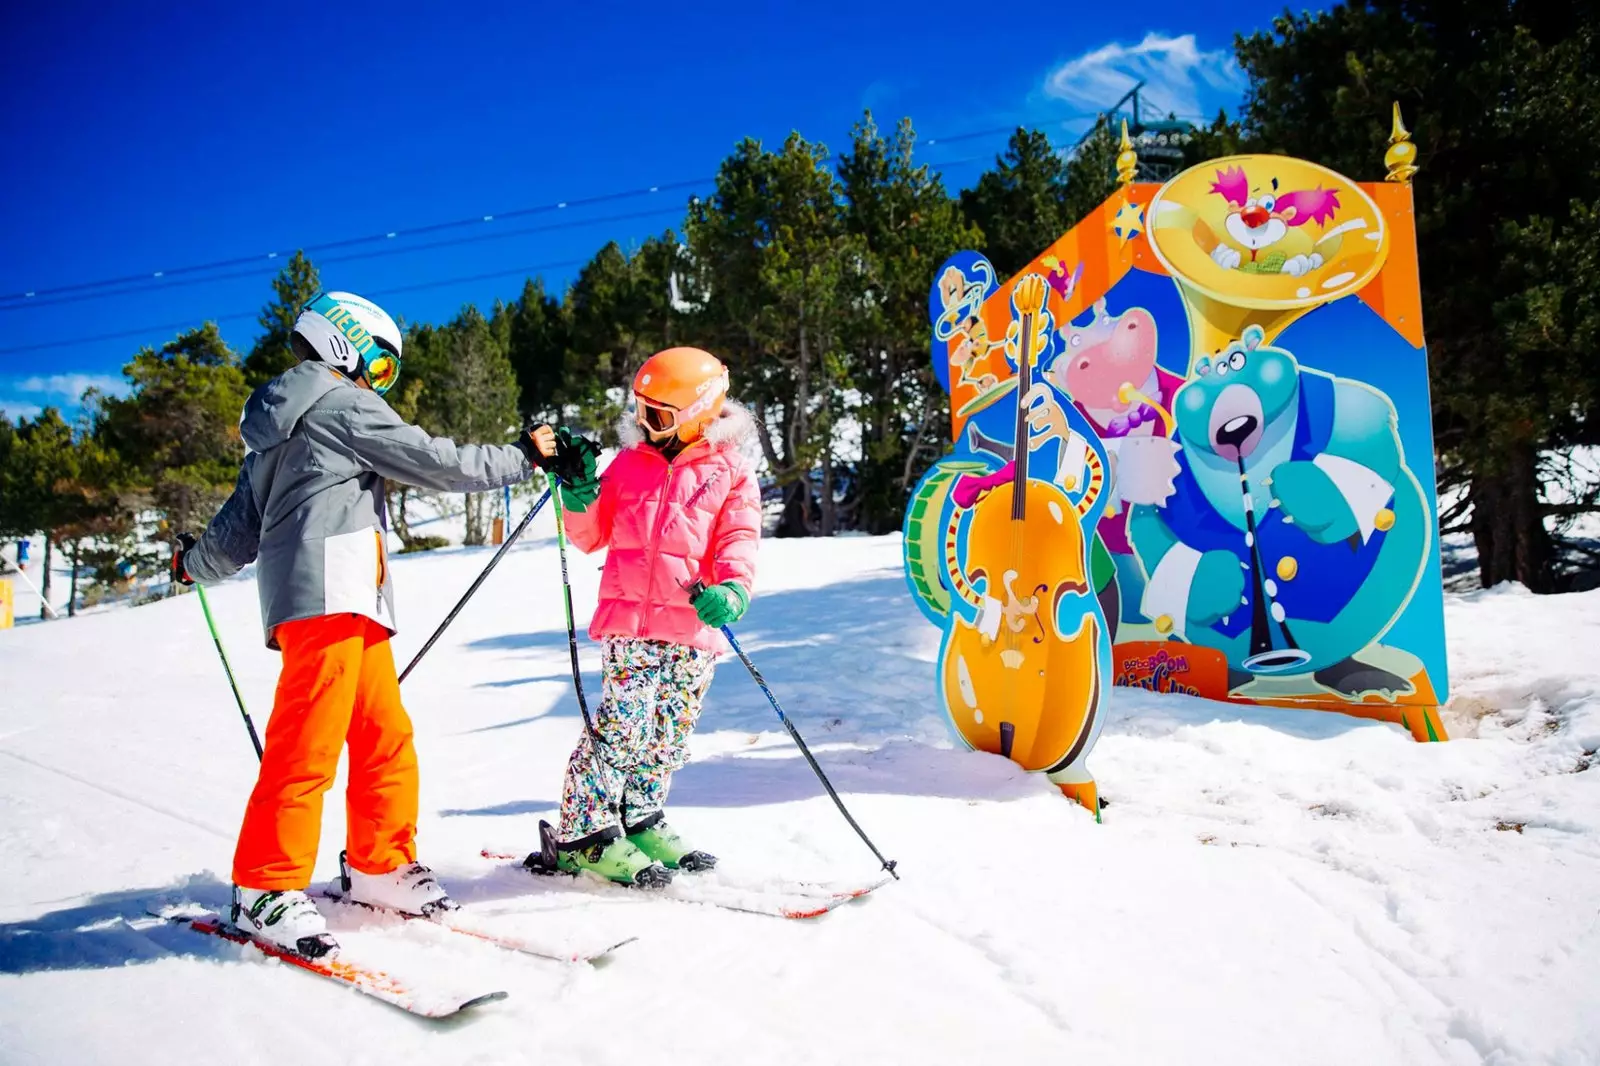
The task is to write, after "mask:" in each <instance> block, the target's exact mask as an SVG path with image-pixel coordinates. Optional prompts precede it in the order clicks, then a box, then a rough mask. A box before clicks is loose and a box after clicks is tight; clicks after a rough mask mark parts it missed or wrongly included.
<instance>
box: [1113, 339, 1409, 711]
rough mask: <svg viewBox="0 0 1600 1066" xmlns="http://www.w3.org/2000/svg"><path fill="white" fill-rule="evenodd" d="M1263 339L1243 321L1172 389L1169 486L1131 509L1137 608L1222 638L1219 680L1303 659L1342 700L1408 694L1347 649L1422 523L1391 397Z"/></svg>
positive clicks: (1369, 634)
mask: <svg viewBox="0 0 1600 1066" xmlns="http://www.w3.org/2000/svg"><path fill="white" fill-rule="evenodd" d="M1264 339H1265V334H1264V332H1263V331H1262V329H1261V327H1259V326H1249V327H1247V328H1246V329H1245V331H1244V335H1243V336H1242V337H1241V338H1240V340H1239V341H1237V342H1235V343H1234V344H1232V345H1230V346H1229V347H1228V348H1227V349H1226V350H1225V351H1223V352H1220V353H1218V354H1217V356H1216V357H1215V358H1202V359H1201V360H1200V361H1199V362H1198V364H1197V365H1196V368H1195V375H1194V376H1193V377H1191V378H1190V380H1189V381H1187V382H1185V383H1184V385H1183V387H1182V388H1181V389H1179V390H1178V394H1177V396H1176V398H1175V400H1174V404H1173V406H1174V408H1175V410H1174V416H1175V419H1176V421H1177V426H1178V432H1177V434H1176V436H1177V438H1178V440H1179V441H1180V442H1181V443H1182V445H1183V448H1182V450H1181V451H1180V452H1179V454H1178V463H1179V467H1180V470H1179V475H1178V477H1177V479H1176V480H1175V482H1174V492H1173V494H1172V495H1171V496H1170V497H1169V498H1168V499H1167V500H1166V501H1165V502H1164V503H1161V504H1142V505H1137V506H1135V507H1133V508H1132V511H1131V517H1130V519H1129V539H1130V540H1131V541H1132V544H1133V548H1134V551H1135V553H1136V554H1137V555H1138V557H1139V560H1140V564H1141V565H1142V566H1143V568H1144V570H1145V574H1146V577H1147V585H1146V588H1145V592H1144V596H1143V600H1142V602H1141V609H1142V610H1143V613H1144V615H1145V616H1146V617H1147V618H1150V619H1151V620H1153V621H1154V622H1155V624H1156V627H1157V629H1158V630H1160V631H1162V632H1165V633H1170V634H1172V635H1174V636H1176V637H1178V638H1179V639H1182V640H1186V641H1189V642H1191V643H1195V644H1202V645H1205V646H1207V647H1212V648H1216V649H1217V650H1219V651H1221V652H1222V653H1223V654H1224V655H1225V656H1226V657H1227V660H1228V681H1229V689H1230V690H1232V689H1236V688H1238V687H1240V686H1241V685H1244V684H1247V683H1248V682H1250V681H1251V680H1253V679H1254V678H1255V677H1257V676H1274V675H1287V674H1295V675H1304V674H1311V675H1312V676H1313V677H1314V678H1315V680H1316V682H1317V683H1318V684H1320V685H1322V686H1324V687H1326V688H1328V689H1331V690H1332V691H1334V692H1335V693H1338V694H1339V695H1341V696H1344V697H1345V698H1349V699H1359V698H1361V697H1362V696H1363V695H1365V694H1367V693H1374V692H1375V693H1380V694H1382V695H1383V696H1384V697H1385V698H1392V697H1393V696H1395V695H1396V694H1403V693H1408V692H1410V691H1411V689H1412V686H1411V683H1410V682H1409V681H1408V680H1407V679H1405V678H1402V677H1399V676H1397V675H1395V674H1393V673H1391V672H1389V671H1387V670H1383V669H1380V668H1378V667H1376V666H1374V665H1372V664H1370V663H1364V662H1362V661H1361V660H1360V659H1357V658H1355V655H1356V653H1358V652H1360V651H1361V650H1362V649H1363V648H1366V647H1368V646H1369V645H1370V644H1372V643H1373V642H1374V641H1376V640H1377V639H1378V638H1379V637H1381V636H1382V635H1383V634H1384V633H1385V632H1387V631H1388V629H1389V627H1390V626H1391V625H1393V624H1394V621H1395V619H1396V618H1398V617H1399V615H1400V612H1401V611H1402V610H1403V609H1404V608H1405V605H1406V604H1407V603H1408V602H1409V601H1410V599H1411V595H1412V593H1413V592H1414V591H1415V589H1416V586H1417V582H1418V580H1419V579H1420V578H1421V575H1422V571H1423V568H1424V565H1425V563H1426V560H1427V555H1428V550H1429V547H1430V539H1431V537H1432V529H1433V524H1432V520H1431V518H1430V516H1429V514H1428V508H1427V502H1426V498H1425V497H1424V495H1423V492H1422V487H1421V485H1419V484H1418V483H1417V479H1416V477H1415V476H1414V475H1413V474H1412V473H1411V471H1410V469H1408V468H1407V467H1406V465H1405V456H1404V453H1403V451H1402V449H1401V446H1400V437H1399V433H1398V432H1397V428H1396V426H1397V416H1396V414H1395V409H1394V405H1393V404H1392V403H1390V401H1389V398H1388V397H1387V396H1385V395H1384V394H1383V393H1381V392H1378V391H1377V390H1376V389H1373V388H1371V387H1369V386H1367V385H1363V384H1361V383H1360V382H1356V381H1350V380H1347V379H1344V378H1336V377H1334V376H1332V375H1331V374H1324V373H1321V372H1319V371H1316V370H1308V369H1306V368H1303V367H1301V366H1300V364H1299V363H1298V362H1297V361H1296V360H1295V358H1294V356H1293V355H1291V354H1289V353H1288V352H1287V351H1284V350H1283V349H1281V348H1274V347H1269V346H1267V345H1266V344H1265V343H1264Z"/></svg>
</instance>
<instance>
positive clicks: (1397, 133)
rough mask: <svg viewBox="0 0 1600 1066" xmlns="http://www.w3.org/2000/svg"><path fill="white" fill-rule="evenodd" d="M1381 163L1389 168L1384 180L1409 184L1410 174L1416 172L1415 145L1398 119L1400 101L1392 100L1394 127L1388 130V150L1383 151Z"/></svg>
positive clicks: (1408, 132)
mask: <svg viewBox="0 0 1600 1066" xmlns="http://www.w3.org/2000/svg"><path fill="white" fill-rule="evenodd" d="M1383 163H1384V165H1385V166H1387V167H1388V168H1389V176H1388V177H1387V178H1385V179H1384V180H1385V181H1392V182H1396V183H1398V184H1400V185H1410V184H1411V175H1413V174H1415V173H1416V172H1417V146H1416V145H1414V144H1412V143H1411V132H1410V131H1409V130H1407V129H1406V124H1405V123H1404V122H1402V121H1401V120H1400V101H1398V100H1396V101H1395V102H1394V127H1393V128H1392V129H1391V130H1390V132H1389V150H1388V151H1387V152H1384V153H1383Z"/></svg>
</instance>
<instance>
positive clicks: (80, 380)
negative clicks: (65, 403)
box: [9, 374, 128, 400]
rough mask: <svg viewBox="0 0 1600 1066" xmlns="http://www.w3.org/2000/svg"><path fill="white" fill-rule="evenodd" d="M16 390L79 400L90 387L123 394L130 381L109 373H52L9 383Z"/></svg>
mask: <svg viewBox="0 0 1600 1066" xmlns="http://www.w3.org/2000/svg"><path fill="white" fill-rule="evenodd" d="M9 385H10V388H11V389H12V390H13V391H15V392H25V393H28V394H30V395H36V396H59V397H62V398H63V399H67V400H77V399H78V398H79V397H81V396H82V395H83V394H84V392H85V391H86V390H88V389H99V390H100V391H101V392H103V393H105V394H106V395H108V396H121V395H122V394H123V393H125V392H127V391H128V382H127V381H126V380H125V379H124V378H121V377H112V376H111V375H109V374H50V375H48V376H43V377H41V376H39V375H35V376H33V377H30V378H21V379H20V380H14V381H12V382H10V383H9Z"/></svg>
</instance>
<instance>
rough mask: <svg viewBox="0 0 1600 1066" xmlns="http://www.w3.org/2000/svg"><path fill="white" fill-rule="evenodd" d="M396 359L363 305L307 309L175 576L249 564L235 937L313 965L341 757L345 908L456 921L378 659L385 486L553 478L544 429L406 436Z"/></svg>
mask: <svg viewBox="0 0 1600 1066" xmlns="http://www.w3.org/2000/svg"><path fill="white" fill-rule="evenodd" d="M401 342H402V338H401V334H400V330H399V327H398V326H396V325H395V323H394V320H393V319H391V318H390V317H389V315H387V314H386V313H385V312H384V311H383V310H382V309H380V308H378V307H377V306H376V305H374V304H372V303H370V302H368V301H366V300H363V299H362V298H360V297H359V296H354V295H351V294H349V293H343V292H330V293H322V294H319V295H318V296H317V297H316V298H314V299H313V300H312V301H311V302H310V303H308V304H307V305H306V308H305V309H304V310H303V311H302V313H301V315H300V317H299V318H298V319H297V320H296V322H295V329H294V333H293V335H292V338H291V343H292V345H293V347H294V350H295V352H296V354H297V355H299V356H300V358H301V362H300V363H299V364H298V365H296V366H294V367H292V368H291V369H289V370H287V371H285V372H284V373H282V374H280V375H279V376H278V377H276V378H274V379H273V380H272V381H269V382H267V383H266V384H265V385H262V386H261V387H260V388H258V389H256V390H255V392H254V393H252V394H251V396H250V399H249V400H248V401H247V402H246V403H245V407H244V415H243V418H242V419H241V421H240V425H239V431H240V434H241V436H242V437H243V438H244V443H245V446H246V447H247V448H248V452H247V454H246V455H245V460H244V464H243V466H242V467H241V468H240V470H239V478H238V483H237V484H236V485H235V487H234V490H233V494H232V496H230V497H229V498H228V501H227V503H225V504H224V505H223V507H222V510H221V511H219V512H218V514H217V516H216V517H215V518H214V519H213V520H212V521H211V523H210V525H209V526H208V527H207V528H206V530H205V532H204V534H202V535H201V536H200V538H199V539H198V540H196V539H195V538H193V537H190V536H188V535H187V534H185V535H184V536H183V537H182V538H181V539H180V544H179V547H178V549H177V551H176V553H175V556H174V560H173V576H174V577H175V578H176V579H177V580H179V581H183V582H185V583H188V582H190V581H191V580H197V581H200V582H201V583H203V584H209V583H211V582H216V581H221V580H223V579H225V578H227V577H229V576H231V575H232V574H234V573H236V572H237V571H238V570H239V569H240V568H241V567H243V566H245V565H246V564H248V563H250V562H255V563H256V564H257V571H256V583H257V587H258V590H259V593H260V599H261V622H262V627H263V630H264V631H265V636H266V642H267V646H268V647H271V648H275V649H279V650H281V651H282V653H283V671H282V673H281V675H280V676H279V680H278V687H277V694H276V698H275V700H274V703H273V710H272V716H271V718H270V719H269V721H268V724H267V731H266V741H265V744H264V748H265V751H264V754H263V756H262V760H261V769H260V774H259V776H258V778H257V781H256V786H255V789H254V791H253V792H252V793H251V795H250V802H249V805H248V807H247V808H246V811H245V816H244V824H243V827H242V828H241V830H240V834H239V843H238V847H237V850H236V851H235V853H234V860H233V882H234V886H235V887H234V903H233V920H234V922H235V923H236V924H237V925H239V926H240V928H241V929H243V930H244V931H246V932H248V933H250V934H252V935H254V936H257V937H259V938H261V939H263V940H266V941H269V942H271V943H273V944H274V945H276V946H278V947H282V948H285V949H287V950H290V951H297V952H300V953H302V954H305V955H308V956H313V957H315V956H320V955H325V954H328V953H329V952H331V951H334V950H337V944H336V943H335V942H334V940H333V937H332V936H331V935H330V934H329V933H328V932H327V928H326V925H325V923H324V922H323V920H322V918H321V916H320V915H319V914H318V912H317V909H316V907H315V905H314V904H313V903H312V902H311V901H310V899H309V898H308V897H307V896H306V894H305V891H304V890H305V889H306V887H307V886H308V885H309V884H310V880H311V874H312V869H313V867H314V866H315V863H316V857H317V845H318V837H319V833H320V829H321V822H322V797H323V793H324V792H326V791H327V789H328V787H329V786H330V785H331V784H332V783H333V777H334V771H335V769H336V767H337V765H338V761H339V753H340V751H341V749H342V748H344V747H345V745H346V744H348V746H349V749H350V768H349V786H348V791H347V795H346V808H347V822H348V824H347V834H348V835H347V840H346V856H345V864H346V866H345V869H344V876H345V878H346V882H345V884H346V886H347V888H348V892H349V894H350V896H351V897H352V898H354V899H357V900H360V901H362V902H365V903H368V904H371V905H374V906H379V907H384V908H388V909H393V910H398V911H403V912H405V913H407V914H433V913H436V912H439V911H442V910H448V909H452V908H454V907H455V903H454V901H452V900H451V899H450V897H449V895H448V894H447V893H446V892H445V890H444V889H443V888H442V887H441V886H440V885H439V883H438V882H437V880H435V879H434V877H433V876H432V874H431V873H430V871H429V870H428V868H427V867H425V866H423V865H421V864H420V863H418V862H417V861H416V845H415V840H414V838H415V834H416V819H417V759H416V753H415V751H414V749H413V746H412V739H411V722H410V720H409V719H408V718H407V716H406V712H405V709H404V707H403V706H402V705H401V702H400V687H399V682H398V680H397V679H396V676H395V668H394V657H393V655H392V653H391V652H390V648H389V637H390V636H391V635H393V634H394V633H395V631H396V629H395V613H394V593H393V587H392V583H391V578H390V573H389V567H388V560H387V556H386V553H385V547H384V538H385V534H386V532H387V529H388V515H387V512H386V510H385V506H386V505H385V494H384V482H385V479H389V478H393V479H395V480H398V481H403V482H405V483H407V484H412V485H418V486H421V487H423V488H429V489H435V490H438V491H441V492H452V493H467V492H483V491H487V490H491V489H497V488H500V487H501V486H504V485H511V484H516V483H518V482H521V481H523V480H525V479H526V478H528V477H529V476H530V475H531V474H532V470H533V465H532V464H535V463H537V464H539V465H543V466H547V467H550V468H552V469H554V468H555V466H554V463H555V457H556V454H557V448H556V442H555V435H554V433H553V431H552V430H551V428H550V427H548V426H540V427H538V428H537V429H534V430H532V431H530V432H528V433H525V434H523V435H522V436H521V437H520V439H519V440H518V441H517V442H516V444H515V445H504V446H499V445H456V444H454V443H453V442H451V441H449V440H445V439H443V438H439V437H433V436H430V435H429V434H428V433H426V432H424V431H423V430H422V429H420V428H418V427H417V426H414V425H409V424H407V423H406V422H405V421H404V420H402V419H401V418H400V417H399V416H398V415H396V414H395V413H394V411H393V410H392V409H391V408H390V407H389V405H388V404H387V403H386V402H384V400H383V399H382V397H381V392H383V391H387V389H388V387H389V386H390V385H392V384H393V383H394V378H395V376H396V375H397V373H398V371H399V360H400V348H401Z"/></svg>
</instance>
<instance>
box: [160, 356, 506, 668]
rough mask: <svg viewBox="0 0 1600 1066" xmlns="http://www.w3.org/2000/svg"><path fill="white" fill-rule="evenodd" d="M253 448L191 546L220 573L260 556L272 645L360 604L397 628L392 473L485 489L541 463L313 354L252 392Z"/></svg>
mask: <svg viewBox="0 0 1600 1066" xmlns="http://www.w3.org/2000/svg"><path fill="white" fill-rule="evenodd" d="M239 432H240V434H241V435H242V436H243V437H244V443H245V447H246V448H247V449H248V452H247V453H246V455H245V458H244V465H243V466H242V467H241V468H240V470H239V480H238V483H237V484H236V485H235V486H234V489H233V495H232V496H230V497H229V498H228V502H227V503H225V504H223V505H222V510H220V511H218V512H217V516H216V517H215V518H213V519H212V520H211V524H210V525H209V526H207V527H206V531H205V533H204V534H202V535H201V537H200V539H199V540H198V541H197V542H196V543H195V546H194V547H193V548H192V549H190V550H189V552H188V554H187V555H186V556H185V557H184V565H185V569H186V570H187V571H188V572H189V576H190V577H192V578H194V579H195V580H196V581H198V582H200V583H201V584H203V585H205V584H212V583H215V582H217V581H221V580H223V579H225V578H227V577H230V576H232V575H233V574H235V573H237V572H238V571H239V570H240V569H241V568H242V567H244V566H245V565H246V564H248V563H250V562H257V563H258V566H257V569H256V585H257V590H258V592H259V593H260V596H261V624H262V627H263V628H264V629H265V630H266V638H267V646H268V647H269V648H276V647H278V642H277V640H276V639H275V637H274V636H273V630H274V629H276V628H277V627H278V626H279V625H281V624H282V623H284V622H293V621H297V620H299V619H302V618H316V617H320V616H322V615H328V614H360V615H365V616H366V617H368V618H371V619H372V620H373V621H375V622H377V623H378V624H379V625H382V626H384V627H386V628H387V629H388V630H389V632H390V633H391V634H393V633H395V632H396V628H395V614H394V589H393V588H392V586H391V584H390V580H389V567H388V561H387V554H386V552H385V549H384V536H385V534H386V533H387V531H388V528H389V516H388V512H387V510H386V506H385V502H384V491H383V490H384V484H383V483H384V479H385V478H393V479H395V480H396V481H402V482H405V483H406V484H409V485H417V486H420V487H422V488H426V489H434V490H437V491H440V492H461V493H466V492H485V491H488V490H490V489H497V488H500V487H501V486H503V485H514V484H516V483H518V482H520V481H524V480H526V479H527V478H528V477H529V476H530V475H531V473H532V470H531V468H530V467H529V465H528V461H527V459H525V458H524V457H523V455H522V452H521V451H520V450H519V449H517V448H516V447H514V446H511V445H503V446H502V445H471V444H467V445H461V446H457V445H456V444H454V443H453V442H451V441H449V440H445V439H444V438H442V437H431V436H429V435H428V434H427V433H426V432H424V431H423V430H422V429H420V428H418V427H417V426H413V425H410V424H408V423H406V422H404V421H402V420H401V418H400V416H398V415H396V414H395V413H394V411H393V410H392V409H391V408H390V407H389V405H388V404H387V403H385V402H384V400H383V398H382V397H380V396H379V395H378V394H377V393H374V392H371V391H370V390H367V389H363V388H360V387H359V386H357V385H356V384H355V383H353V382H352V381H350V380H349V379H348V378H346V377H344V375H342V374H340V373H339V372H338V371H336V370H334V369H333V368H331V367H329V366H327V365H325V364H322V363H315V362H305V363H301V364H299V365H298V366H295V367H293V368H291V369H289V370H286V371H284V372H283V373H282V374H280V375H278V376H277V377H276V378H274V379H272V380H271V381H269V382H267V383H266V384H265V385H262V386H261V387H260V388H258V389H256V391H255V392H253V393H251V395H250V399H249V400H247V401H246V402H245V405H244V414H243V416H242V417H241V419H240V421H239Z"/></svg>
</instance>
